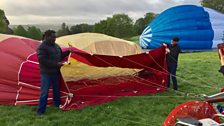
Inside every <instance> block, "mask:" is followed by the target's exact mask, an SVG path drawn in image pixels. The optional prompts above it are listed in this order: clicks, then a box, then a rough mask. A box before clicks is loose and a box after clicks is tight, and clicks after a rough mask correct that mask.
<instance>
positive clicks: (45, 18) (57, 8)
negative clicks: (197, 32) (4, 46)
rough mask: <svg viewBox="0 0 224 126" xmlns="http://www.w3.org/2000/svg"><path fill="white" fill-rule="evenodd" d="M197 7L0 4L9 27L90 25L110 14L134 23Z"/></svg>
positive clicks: (182, 0)
mask: <svg viewBox="0 0 224 126" xmlns="http://www.w3.org/2000/svg"><path fill="white" fill-rule="evenodd" d="M182 4H193V5H200V0H0V9H2V10H4V11H5V14H6V16H7V18H8V19H9V21H10V24H13V25H14V24H61V23H62V22H65V23H67V24H80V23H88V24H94V23H96V22H99V21H100V20H104V19H106V18H107V17H112V15H113V14H117V13H125V14H128V15H129V17H131V18H132V19H133V20H134V21H135V20H136V19H138V18H140V17H144V15H145V14H146V13H147V12H154V13H161V12H162V11H164V10H166V9H168V8H170V7H172V6H176V5H182Z"/></svg>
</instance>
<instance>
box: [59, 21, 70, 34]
mask: <svg viewBox="0 0 224 126" xmlns="http://www.w3.org/2000/svg"><path fill="white" fill-rule="evenodd" d="M69 34H70V30H69V28H68V26H67V25H66V24H65V23H62V25H61V29H59V30H58V32H57V36H58V37H60V36H64V35H69Z"/></svg>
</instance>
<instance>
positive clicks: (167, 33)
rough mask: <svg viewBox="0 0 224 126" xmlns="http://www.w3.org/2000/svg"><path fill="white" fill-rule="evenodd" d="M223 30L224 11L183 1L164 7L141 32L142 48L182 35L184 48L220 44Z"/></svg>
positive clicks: (151, 46)
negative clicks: (174, 5) (184, 3)
mask: <svg viewBox="0 0 224 126" xmlns="http://www.w3.org/2000/svg"><path fill="white" fill-rule="evenodd" d="M223 33H224V14H222V13H219V12H217V11H215V10H212V9H210V8H204V7H201V6H196V5H181V6H176V7H172V8H170V9H167V10H165V11H164V12H162V13H161V14H160V15H159V16H157V17H156V18H155V19H154V20H153V21H152V22H151V23H150V24H149V25H148V26H147V27H146V28H145V30H144V31H143V33H142V34H141V36H140V40H139V41H140V46H141V47H142V48H158V47H160V46H161V43H163V42H165V43H170V42H171V39H172V37H174V36H176V37H179V38H180V41H179V45H180V47H181V48H182V49H185V50H204V49H205V50H208V49H213V48H217V44H219V43H221V42H222V39H223Z"/></svg>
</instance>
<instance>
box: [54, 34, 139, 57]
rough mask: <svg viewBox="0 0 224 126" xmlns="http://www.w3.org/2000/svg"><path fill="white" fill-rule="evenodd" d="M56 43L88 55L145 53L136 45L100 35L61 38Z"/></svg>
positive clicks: (78, 35) (77, 35) (75, 35)
mask: <svg viewBox="0 0 224 126" xmlns="http://www.w3.org/2000/svg"><path fill="white" fill-rule="evenodd" d="M56 42H57V43H58V44H59V45H60V46H62V47H68V43H69V44H70V45H72V46H73V47H76V48H78V49H81V50H84V51H86V52H88V53H93V54H102V55H114V56H125V55H133V54H138V53H141V52H143V51H142V49H141V48H140V47H139V46H138V45H137V44H135V43H133V42H130V41H127V40H123V39H119V38H115V37H111V36H108V35H104V34H99V33H80V34H74V35H68V36H63V37H59V38H57V39H56Z"/></svg>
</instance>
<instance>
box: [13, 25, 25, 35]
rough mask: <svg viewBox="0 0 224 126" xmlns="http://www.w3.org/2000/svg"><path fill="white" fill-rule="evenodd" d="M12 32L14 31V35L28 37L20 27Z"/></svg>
mask: <svg viewBox="0 0 224 126" xmlns="http://www.w3.org/2000/svg"><path fill="white" fill-rule="evenodd" d="M13 31H14V35H19V36H23V37H28V33H27V31H26V29H25V28H24V27H23V26H22V25H18V26H17V27H16V28H14V29H13Z"/></svg>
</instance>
